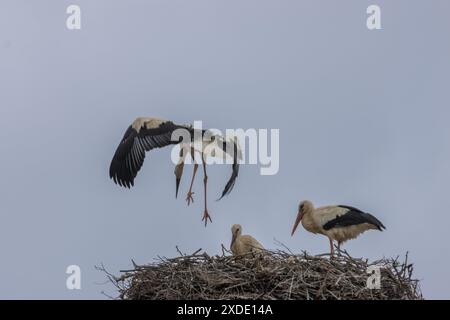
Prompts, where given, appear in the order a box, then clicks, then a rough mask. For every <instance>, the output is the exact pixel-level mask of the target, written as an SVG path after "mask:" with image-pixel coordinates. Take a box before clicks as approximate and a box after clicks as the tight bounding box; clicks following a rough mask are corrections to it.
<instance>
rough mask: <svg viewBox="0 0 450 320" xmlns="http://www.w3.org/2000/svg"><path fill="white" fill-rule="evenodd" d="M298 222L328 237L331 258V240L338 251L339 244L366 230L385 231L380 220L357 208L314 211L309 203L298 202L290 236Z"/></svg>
mask: <svg viewBox="0 0 450 320" xmlns="http://www.w3.org/2000/svg"><path fill="white" fill-rule="evenodd" d="M300 221H301V222H302V225H303V228H305V229H306V230H308V231H309V232H312V233H314V234H316V233H320V234H323V235H324V236H327V237H328V239H329V240H330V251H331V256H333V255H334V248H333V240H335V241H337V242H338V250H340V248H341V243H343V242H345V241H347V240H350V239H354V238H356V237H357V236H359V235H360V234H361V233H363V232H365V231H367V230H370V229H375V230H380V231H383V229H385V226H384V225H383V224H382V223H381V221H380V220H378V219H377V218H375V217H374V216H373V215H371V214H370V213H365V212H363V211H361V210H359V209H357V208H354V207H350V206H344V205H337V206H325V207H320V208H316V209H315V208H314V206H313V204H312V202H310V201H302V202H300V204H299V207H298V214H297V219H296V220H295V224H294V227H293V228H292V232H291V236H293V235H294V232H295V230H296V229H297V226H298V224H299V223H300Z"/></svg>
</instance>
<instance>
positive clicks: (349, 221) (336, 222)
mask: <svg viewBox="0 0 450 320" xmlns="http://www.w3.org/2000/svg"><path fill="white" fill-rule="evenodd" d="M338 207H341V208H344V209H348V211H347V212H346V213H344V214H342V215H340V216H337V217H336V218H334V219H333V220H330V221H328V222H327V223H325V224H324V225H323V229H325V230H330V229H332V228H336V227H337V228H339V227H347V226H352V225H358V224H362V223H369V224H372V225H374V226H375V227H377V229H378V230H380V231H382V229H383V228H385V226H384V225H383V224H382V223H381V221H380V220H378V219H377V218H375V217H374V216H373V215H371V214H370V213H366V212H363V211H361V210H359V209H357V208H354V207H350V206H338Z"/></svg>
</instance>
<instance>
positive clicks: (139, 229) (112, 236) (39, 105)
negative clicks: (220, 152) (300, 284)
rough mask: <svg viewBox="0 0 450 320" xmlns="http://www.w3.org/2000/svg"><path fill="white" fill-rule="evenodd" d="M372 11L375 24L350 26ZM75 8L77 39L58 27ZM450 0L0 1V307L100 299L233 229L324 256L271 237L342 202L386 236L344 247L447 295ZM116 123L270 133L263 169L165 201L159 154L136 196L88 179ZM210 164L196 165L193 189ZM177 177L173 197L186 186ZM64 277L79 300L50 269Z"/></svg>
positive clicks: (105, 158) (321, 242) (299, 242)
mask: <svg viewBox="0 0 450 320" xmlns="http://www.w3.org/2000/svg"><path fill="white" fill-rule="evenodd" d="M373 3H376V4H379V5H380V6H381V9H382V30H378V31H369V30H368V29H367V28H366V22H365V20H366V13H365V11H366V8H367V6H368V5H369V4H373ZM69 4H78V5H80V7H81V10H82V30H79V31H69V30H67V29H66V26H65V19H66V13H65V10H66V7H67V6H68V5H69ZM449 12H450V3H449V2H448V1H445V0H441V1H438V0H436V1H425V0H421V1H406V0H403V1H401V0H398V1H361V0H353V1H331V0H329V1H316V0H309V1H299V0H295V1H294V0H292V1H288V0H277V1H275V0H271V1H268V0H244V1H243V0H226V1H225V0H220V1H219V0H214V1H212V0H202V1H199V0H190V1H184V0H183V1H182V0H177V1H175V0H158V1H156V0H149V1H143V0H142V1H138V0H131V1H103V0H97V1H86V0H73V1H50V0H42V1H31V0H29V1H18V0H14V1H13V0H3V1H1V2H0V105H1V107H0V137H1V140H2V146H1V149H2V150H1V155H2V160H1V168H0V174H1V177H2V179H1V180H0V197H1V201H0V217H1V223H0V252H1V261H2V263H1V266H0V277H1V279H0V281H1V287H0V298H63V299H76V298H103V296H102V295H101V294H100V292H101V291H102V290H106V291H107V292H108V293H109V294H114V291H113V289H112V288H111V287H110V286H107V285H103V284H101V283H102V282H104V281H105V278H104V275H103V274H101V273H99V272H98V271H96V270H94V265H98V264H100V263H101V262H103V263H104V264H105V265H106V266H108V267H109V268H110V270H111V271H112V272H115V273H116V272H118V270H120V269H124V268H129V267H130V259H131V258H133V259H134V260H135V261H137V262H138V263H145V262H151V261H152V259H153V258H155V257H156V256H157V255H166V256H173V255H176V254H177V253H176V250H175V246H176V245H178V246H179V247H180V248H181V249H182V250H183V251H185V252H193V251H195V250H197V249H198V248H203V249H205V250H206V251H207V252H208V253H210V254H215V253H219V252H220V245H221V243H224V244H226V245H228V244H229V241H230V227H231V225H232V224H233V223H240V224H241V225H242V226H243V229H244V233H247V232H248V233H251V234H252V235H253V236H255V237H256V238H257V239H258V240H259V241H260V242H261V243H263V244H264V245H265V246H266V247H268V248H276V245H275V244H274V238H276V239H278V240H279V241H282V242H283V243H285V244H286V245H287V246H289V247H290V248H291V249H292V250H294V251H297V252H299V251H301V250H307V251H308V252H310V253H313V254H319V253H323V252H325V251H327V250H328V241H327V239H326V238H323V237H321V236H314V235H311V234H308V233H307V232H306V231H305V230H303V229H302V228H300V229H299V230H298V232H297V233H296V235H295V236H294V237H292V238H291V237H290V229H291V227H292V224H293V221H294V219H295V215H296V209H297V205H298V202H299V201H300V200H302V199H310V200H312V201H313V202H314V203H315V204H317V205H324V204H334V203H340V204H348V205H354V206H358V207H360V208H362V209H364V210H367V211H369V212H371V213H373V214H374V215H376V216H377V217H378V218H379V219H380V220H381V221H383V223H384V224H385V225H386V227H387V230H386V231H385V232H383V233H380V232H375V231H371V232H367V233H366V234H364V235H363V236H361V237H360V238H358V239H357V240H354V241H351V242H349V243H347V244H346V245H345V248H346V249H347V250H348V251H349V252H350V253H351V254H352V255H354V256H358V257H360V256H362V257H367V258H370V259H376V258H380V257H382V256H387V257H391V256H396V255H402V254H404V253H405V252H406V251H409V252H410V259H411V261H413V262H414V263H415V268H416V276H417V277H419V278H420V279H422V288H423V291H424V294H425V296H426V297H428V298H450V280H449V278H447V277H446V273H447V272H448V269H449V268H448V265H447V264H448V263H449V261H450V257H449V254H450V244H449V241H448V237H447V233H448V227H449V225H450V217H449V212H448V208H449V207H450V197H449V195H448V193H449V187H450V185H449V181H450V143H449V141H450V140H449V139H450V126H449V118H450V108H449V107H450V104H449V100H450V99H449V92H450V90H449V83H450V81H449V80H450V79H449V75H450V61H449V57H450V40H449V39H450V38H449V31H450V20H449V19H448V13H449ZM136 116H158V117H163V118H168V119H171V120H174V121H177V122H181V123H187V122H191V121H194V120H203V123H204V125H205V126H209V127H214V128H219V129H222V130H224V129H226V128H268V129H270V128H279V129H280V140H281V142H280V144H281V145H280V171H279V173H278V174H277V175H275V176H260V175H259V168H258V167H257V166H245V165H244V166H243V167H242V169H241V172H240V175H239V178H238V180H237V182H236V186H235V188H234V190H233V192H232V193H231V194H230V196H228V197H227V198H225V199H223V200H222V201H220V202H215V201H210V214H211V215H212V219H213V223H212V224H211V225H209V226H208V227H207V228H206V229H205V228H204V226H203V224H202V223H201V221H200V220H201V213H202V208H201V197H200V195H201V180H200V179H199V180H198V181H197V184H196V185H195V190H194V191H196V196H197V197H196V202H195V204H194V205H193V206H190V207H187V206H186V204H185V202H184V200H183V197H181V198H180V199H178V200H175V199H174V193H175V190H174V189H175V188H174V183H175V181H174V176H173V164H172V163H171V162H170V161H169V156H170V150H169V149H165V150H159V151H158V152H154V153H152V154H151V155H148V156H147V159H146V162H145V164H144V167H143V170H142V172H141V173H140V174H139V176H138V178H137V180H136V187H135V188H133V189H132V190H125V189H122V188H120V187H118V186H116V185H114V184H113V183H112V182H111V181H110V180H109V177H108V169H109V163H110V160H111V157H112V155H113V153H114V151H115V148H116V146H117V143H118V142H119V140H120V138H121V137H122V135H123V132H124V130H125V129H126V127H127V126H128V125H129V124H130V122H131V121H132V120H133V119H134V118H135V117H136ZM229 171H230V169H229V167H220V166H216V167H211V168H209V174H210V180H209V181H210V194H211V195H212V196H211V200H213V199H215V198H216V196H218V195H219V193H220V191H221V190H222V188H223V186H224V184H225V182H226V180H227V178H228V176H229ZM189 175H190V172H189V171H188V174H187V176H185V179H184V180H183V183H182V190H181V195H182V196H183V195H184V194H185V192H186V190H187V187H188V179H189V178H188V177H189ZM70 264H78V265H79V266H80V267H81V269H82V290H80V291H69V290H67V289H66V287H65V280H66V274H65V268H66V267H67V266H68V265H70Z"/></svg>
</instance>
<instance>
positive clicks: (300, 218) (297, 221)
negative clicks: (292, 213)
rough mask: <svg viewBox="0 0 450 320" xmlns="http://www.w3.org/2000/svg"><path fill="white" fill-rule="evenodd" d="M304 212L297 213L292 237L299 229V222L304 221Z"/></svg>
mask: <svg viewBox="0 0 450 320" xmlns="http://www.w3.org/2000/svg"><path fill="white" fill-rule="evenodd" d="M302 218H303V212H301V211H299V212H298V214H297V219H295V224H294V227H293V228H292V232H291V237H292V236H293V235H294V232H295V230H297V227H298V224H299V223H300V221H302Z"/></svg>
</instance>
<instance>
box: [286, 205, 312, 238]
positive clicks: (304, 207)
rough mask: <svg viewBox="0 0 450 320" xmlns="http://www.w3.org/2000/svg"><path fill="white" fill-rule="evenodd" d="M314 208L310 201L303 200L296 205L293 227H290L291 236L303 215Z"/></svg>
mask: <svg viewBox="0 0 450 320" xmlns="http://www.w3.org/2000/svg"><path fill="white" fill-rule="evenodd" d="M313 209H314V206H313V204H312V202H311V201H308V200H305V201H302V202H300V204H299V205H298V213H297V219H295V223H294V227H293V228H292V232H291V236H293V235H294V232H295V230H297V227H298V225H299V223H300V221H302V219H303V216H304V215H305V214H307V213H309V212H311V211H312V210H313Z"/></svg>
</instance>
